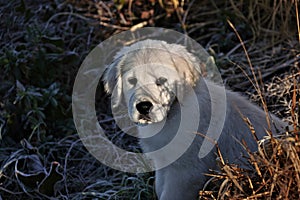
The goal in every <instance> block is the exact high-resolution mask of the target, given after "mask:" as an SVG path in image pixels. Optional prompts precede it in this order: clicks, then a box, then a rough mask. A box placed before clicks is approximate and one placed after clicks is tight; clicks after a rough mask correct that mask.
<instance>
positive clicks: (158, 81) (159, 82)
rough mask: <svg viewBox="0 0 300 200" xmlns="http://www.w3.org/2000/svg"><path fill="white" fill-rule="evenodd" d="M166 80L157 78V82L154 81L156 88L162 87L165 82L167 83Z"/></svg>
mask: <svg viewBox="0 0 300 200" xmlns="http://www.w3.org/2000/svg"><path fill="white" fill-rule="evenodd" d="M167 81H168V79H167V78H165V77H159V78H158V79H157V80H156V85H157V86H160V85H163V84H164V83H165V82H167Z"/></svg>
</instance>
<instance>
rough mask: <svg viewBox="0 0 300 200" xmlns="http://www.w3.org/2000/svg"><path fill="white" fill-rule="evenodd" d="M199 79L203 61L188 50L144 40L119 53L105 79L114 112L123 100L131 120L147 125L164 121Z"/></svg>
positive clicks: (174, 45)
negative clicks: (175, 102)
mask: <svg viewBox="0 0 300 200" xmlns="http://www.w3.org/2000/svg"><path fill="white" fill-rule="evenodd" d="M199 77H200V67H199V61H198V60H197V59H196V58H195V57H194V56H193V55H192V54H190V53H189V52H188V51H187V50H186V48H184V47H183V46H181V45H178V44H168V43H166V42H164V41H158V40H144V41H140V42H137V43H135V44H133V45H131V46H129V47H124V48H123V49H122V50H121V51H120V52H118V53H117V55H116V56H115V58H114V61H113V63H112V64H111V65H109V66H108V67H107V69H106V71H105V74H104V77H103V80H104V86H105V90H106V91H107V92H108V93H110V94H112V106H113V109H117V108H118V107H119V105H120V104H121V102H122V101H123V102H124V103H125V105H126V107H127V109H128V114H129V117H130V119H131V120H132V121H133V122H134V123H136V124H139V125H147V124H151V123H156V122H161V121H163V120H164V119H165V118H166V117H167V114H168V111H169V110H170V107H171V105H172V103H173V102H174V100H175V99H176V98H177V99H182V98H184V92H185V91H184V90H185V88H190V87H193V86H194V85H195V84H196V82H197V81H198V79H199ZM187 85H188V87H186V86H187Z"/></svg>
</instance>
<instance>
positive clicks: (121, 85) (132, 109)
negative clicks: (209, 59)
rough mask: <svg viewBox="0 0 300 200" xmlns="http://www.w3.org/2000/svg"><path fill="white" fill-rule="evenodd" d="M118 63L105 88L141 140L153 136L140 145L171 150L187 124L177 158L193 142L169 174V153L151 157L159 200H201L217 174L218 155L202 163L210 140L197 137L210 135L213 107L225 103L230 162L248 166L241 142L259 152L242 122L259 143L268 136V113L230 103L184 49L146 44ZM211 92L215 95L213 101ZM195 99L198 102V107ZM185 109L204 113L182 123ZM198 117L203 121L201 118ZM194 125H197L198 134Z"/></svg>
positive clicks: (275, 123)
mask: <svg viewBox="0 0 300 200" xmlns="http://www.w3.org/2000/svg"><path fill="white" fill-rule="evenodd" d="M164 48H165V50H164ZM166 49H167V50H166ZM163 50H164V51H163ZM164 53H165V55H164ZM116 58H117V59H116V60H117V61H116V62H115V63H113V65H111V66H110V67H109V68H108V70H107V71H106V74H105V76H104V80H105V82H106V83H105V87H106V90H107V91H108V92H109V93H111V94H114V95H116V96H114V98H117V99H115V101H114V105H113V106H116V107H117V106H118V104H120V101H121V98H123V99H124V100H125V104H126V106H127V108H128V114H129V117H130V119H131V120H132V121H133V122H134V123H136V124H137V125H138V132H139V134H140V135H143V136H147V135H148V136H151V137H148V138H142V139H141V141H140V143H141V147H142V149H143V151H144V152H153V151H157V150H160V149H162V148H163V147H164V146H166V145H168V144H169V143H170V142H171V141H172V139H173V138H174V137H175V135H176V134H177V132H178V126H179V124H180V123H181V122H182V120H184V122H186V123H185V125H184V126H185V127H183V128H181V129H180V130H181V131H184V133H183V134H184V135H185V139H186V140H185V139H182V140H180V141H179V142H178V143H176V144H177V146H173V148H174V152H175V151H176V148H179V145H185V143H188V142H189V141H190V140H189V139H190V138H191V140H192V143H191V144H190V145H189V147H188V148H187V150H186V151H185V152H183V155H182V156H180V158H178V159H177V160H175V161H174V162H173V163H171V164H169V165H167V166H166V167H164V168H162V167H161V166H163V163H165V162H166V160H168V156H169V154H168V153H169V152H167V153H164V152H163V151H162V153H161V154H159V156H157V155H156V156H155V155H153V157H151V159H152V160H153V162H154V166H155V167H156V168H157V169H158V170H157V171H156V175H155V176H156V177H155V185H156V193H157V196H158V198H159V199H160V200H169V199H170V200H189V199H196V198H197V196H198V191H199V190H200V189H201V188H202V187H203V186H204V183H205V181H206V180H207V177H205V175H204V173H208V172H209V169H216V168H217V161H216V151H215V150H216V149H215V148H214V149H213V150H212V151H209V153H208V154H207V155H206V156H205V157H203V158H199V151H200V148H201V145H202V144H203V141H204V139H205V138H204V137H203V136H200V135H197V136H196V137H195V134H196V133H195V132H198V133H201V134H203V135H205V134H206V133H207V130H208V127H209V126H210V123H211V116H212V114H213V113H214V112H215V111H214V110H213V109H212V104H215V105H218V104H222V103H224V101H226V113H224V114H225V121H224V126H223V129H222V132H221V135H220V137H219V139H218V141H217V142H218V146H219V148H220V150H221V152H222V156H223V157H224V159H225V160H228V161H229V162H231V163H237V164H243V162H244V161H245V160H244V159H243V158H242V156H241V154H242V153H243V152H244V153H245V150H244V149H243V147H242V145H241V142H242V140H244V141H245V142H246V144H247V146H248V147H249V149H250V150H252V151H254V150H255V149H256V148H257V144H256V140H255V139H254V136H253V134H251V132H250V128H249V127H248V126H247V124H246V123H245V122H244V121H243V117H242V116H245V117H247V118H248V119H249V120H250V122H251V123H252V125H253V127H255V130H256V133H257V137H258V139H261V138H262V137H263V136H264V135H265V134H266V129H267V128H268V126H267V124H268V123H267V120H266V114H265V112H264V111H262V110H261V109H260V108H258V107H257V106H255V105H253V104H251V103H250V102H248V101H247V100H246V99H244V98H243V97H241V96H240V95H238V94H236V93H233V92H230V91H226V99H223V98H221V96H222V95H221V93H222V87H221V86H219V85H217V84H214V83H212V82H210V81H208V80H205V79H204V78H203V77H201V73H200V69H199V64H197V62H199V61H198V60H197V59H196V58H194V57H193V56H192V55H191V54H189V53H188V52H187V51H186V50H185V48H183V47H182V46H180V45H171V44H167V43H165V42H162V41H153V40H146V41H142V42H138V43H137V44H135V45H133V46H131V47H129V48H127V49H125V50H123V51H121V52H120V53H119V54H118V55H117V56H116ZM162 58H163V59H162ZM162 68H165V69H162ZM172 68H173V71H172ZM174 69H175V70H174ZM168 70H171V71H168ZM116 77H118V78H116ZM120 79H121V80H120ZM115 86H117V87H115ZM114 88H115V91H113V90H114ZM211 91H213V92H214V93H215V95H211V94H210V92H211ZM193 94H195V95H193ZM193 96H196V98H197V102H195V99H193ZM182 108H184V109H188V110H192V111H197V110H199V112H191V116H190V117H189V118H184V119H182V118H181V114H182V111H181V109H182ZM199 113H200V117H199V116H198V115H197V114H199ZM197 117H198V118H200V119H197ZM220 119H221V118H220ZM197 120H199V122H198V121H197ZM271 120H272V123H271V126H272V127H271V130H272V131H273V133H275V132H276V130H277V129H280V130H282V129H283V126H284V125H285V124H284V123H283V122H281V121H280V120H279V119H278V118H276V117H274V116H271ZM193 122H197V123H198V124H197V125H198V126H197V127H196V129H195V130H194V128H193V127H192V126H193ZM212 126H214V125H212ZM154 133H156V134H154ZM194 137H195V138H194Z"/></svg>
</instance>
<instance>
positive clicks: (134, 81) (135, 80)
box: [128, 77, 137, 85]
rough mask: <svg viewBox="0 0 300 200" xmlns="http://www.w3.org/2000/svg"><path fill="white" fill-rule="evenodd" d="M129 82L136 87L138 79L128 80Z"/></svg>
mask: <svg viewBox="0 0 300 200" xmlns="http://www.w3.org/2000/svg"><path fill="white" fill-rule="evenodd" d="M128 82H129V83H130V84H131V85H136V83H137V79H136V78H134V77H131V78H128Z"/></svg>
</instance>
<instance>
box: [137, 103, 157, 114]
mask: <svg viewBox="0 0 300 200" xmlns="http://www.w3.org/2000/svg"><path fill="white" fill-rule="evenodd" d="M152 107H153V104H152V103H151V102H150V101H142V102H140V103H138V104H136V109H137V110H138V111H139V113H140V114H142V115H147V114H149V113H150V111H151V108H152Z"/></svg>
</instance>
